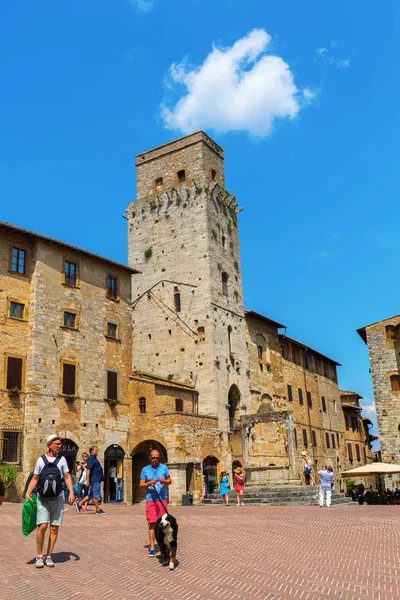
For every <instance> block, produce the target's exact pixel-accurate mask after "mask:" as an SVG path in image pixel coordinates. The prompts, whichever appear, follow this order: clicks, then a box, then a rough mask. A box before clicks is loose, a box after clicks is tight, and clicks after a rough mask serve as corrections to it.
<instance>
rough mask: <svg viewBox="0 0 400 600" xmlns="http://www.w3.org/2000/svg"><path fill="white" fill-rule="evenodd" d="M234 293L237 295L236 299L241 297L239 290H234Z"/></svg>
mask: <svg viewBox="0 0 400 600" xmlns="http://www.w3.org/2000/svg"><path fill="white" fill-rule="evenodd" d="M233 295H234V296H235V298H236V300H237V299H238V298H239V292H238V291H237V290H235V291H234V292H233Z"/></svg>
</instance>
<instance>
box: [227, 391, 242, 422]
mask: <svg viewBox="0 0 400 600" xmlns="http://www.w3.org/2000/svg"><path fill="white" fill-rule="evenodd" d="M228 410H229V427H230V428H231V429H234V428H235V426H237V425H238V424H239V414H240V391H239V388H238V387H237V385H235V384H233V385H231V387H230V389H229V393H228Z"/></svg>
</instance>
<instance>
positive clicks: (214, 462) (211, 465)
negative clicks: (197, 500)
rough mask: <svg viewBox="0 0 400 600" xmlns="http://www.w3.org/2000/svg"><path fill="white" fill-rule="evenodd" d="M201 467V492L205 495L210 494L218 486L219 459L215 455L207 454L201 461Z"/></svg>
mask: <svg viewBox="0 0 400 600" xmlns="http://www.w3.org/2000/svg"><path fill="white" fill-rule="evenodd" d="M202 469H203V494H204V496H205V497H206V496H207V495H208V494H212V493H213V492H214V490H215V489H216V488H217V486H218V470H219V460H218V458H217V457H216V456H214V455H212V454H209V455H208V456H206V457H205V458H204V460H203V462H202Z"/></svg>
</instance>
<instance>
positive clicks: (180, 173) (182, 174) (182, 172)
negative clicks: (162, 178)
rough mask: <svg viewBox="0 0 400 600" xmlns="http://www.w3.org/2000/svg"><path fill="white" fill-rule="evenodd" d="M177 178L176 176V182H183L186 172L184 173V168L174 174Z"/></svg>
mask: <svg viewBox="0 0 400 600" xmlns="http://www.w3.org/2000/svg"><path fill="white" fill-rule="evenodd" d="M176 176H177V178H178V183H183V182H184V181H186V173H185V169H182V170H181V171H178V172H177V174H176Z"/></svg>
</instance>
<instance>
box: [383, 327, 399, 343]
mask: <svg viewBox="0 0 400 600" xmlns="http://www.w3.org/2000/svg"><path fill="white" fill-rule="evenodd" d="M385 334H386V339H387V340H396V339H397V335H396V327H394V325H387V326H386V327H385Z"/></svg>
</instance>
